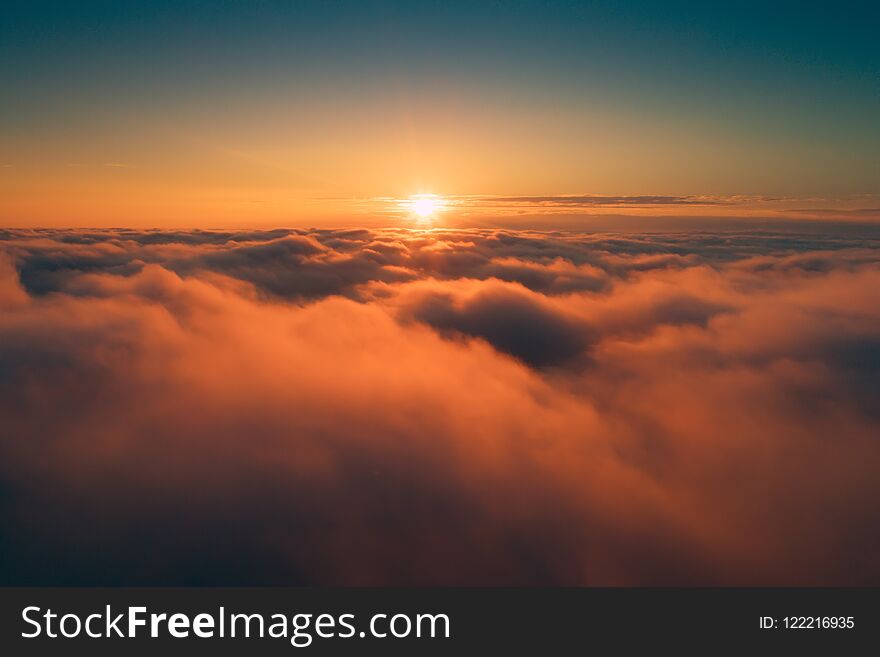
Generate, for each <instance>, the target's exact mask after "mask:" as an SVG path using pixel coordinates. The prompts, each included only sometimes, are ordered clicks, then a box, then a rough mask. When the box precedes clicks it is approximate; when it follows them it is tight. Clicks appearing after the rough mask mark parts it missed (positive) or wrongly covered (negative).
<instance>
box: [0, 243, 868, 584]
mask: <svg viewBox="0 0 880 657" xmlns="http://www.w3.org/2000/svg"><path fill="white" fill-rule="evenodd" d="M0 239H2V241H0V426H2V427H3V429H2V432H0V522H2V527H3V536H4V540H3V541H0V581H2V582H3V583H5V584H12V583H25V584H37V583H55V584H74V583H77V584H196V583H208V584H215V583H216V584H224V583H225V584H436V583H440V584H499V583H501V584H611V585H614V584H672V585H691V584H706V585H709V584H878V583H880V565H878V563H877V560H876V559H875V558H874V555H875V554H876V553H877V551H878V549H880V524H878V522H877V517H878V515H880V508H878V506H880V480H878V479H877V476H876V473H877V472H878V468H880V440H878V437H880V412H878V407H877V403H876V402H877V399H878V393H880V250H878V246H880V244H878V243H876V242H873V241H871V240H864V239H861V240H859V239H854V238H851V237H845V236H840V237H815V236H808V237H804V236H797V235H783V234H759V233H752V234H749V233H728V234H699V235H697V234H692V235H683V234H682V235H675V234H670V235H664V234H659V233H658V234H618V235H612V234H594V235H584V234H576V233H561V232H560V233H539V232H530V231H490V230H473V231H465V230H461V231H431V232H409V231H404V230H384V231H367V230H349V231H330V230H323V231H321V230H313V231H305V230H303V231H296V230H278V231H265V232H260V231H251V232H207V231H179V232H172V231H146V232H138V231H127V230H117V231H96V232H89V231H57V230H52V231H13V230H7V231H0Z"/></svg>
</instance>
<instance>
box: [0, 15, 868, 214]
mask: <svg viewBox="0 0 880 657" xmlns="http://www.w3.org/2000/svg"><path fill="white" fill-rule="evenodd" d="M877 19H878V15H877V9H876V8H875V7H874V6H873V3H843V4H839V3H838V4H833V5H829V4H828V3H804V2H798V3H786V2H780V3H766V2H763V3H748V2H745V3H734V4H725V5H719V4H717V3H676V2H672V3H663V5H662V6H660V5H658V4H657V3H647V2H624V3H604V2H597V3H590V2H554V1H542V2H524V1H513V2H480V3H474V2H456V1H447V2H424V1H419V0H415V1H409V2H393V1H392V2H369V1H365V2H357V3H352V2H333V1H327V2H308V1H307V2H272V1H265V2H240V1H235V0H231V1H226V2H192V1H182V2H166V1H164V0H156V1H152V2H135V1H125V0H117V1H113V2H110V1H106V2H94V1H88V0H86V1H84V2H77V3H71V2H63V1H62V2H47V1H43V0H35V1H27V2H23V1H19V0H12V1H11V2H7V3H4V20H3V21H2V24H0V83H2V87H3V89H4V93H3V97H2V101H0V224H2V225H4V226H24V227H26V226H157V227H169V226H176V227H179V226H186V227H212V226H265V227H271V226H278V225H284V226H291V225H392V226H393V225H398V224H400V223H401V222H405V220H406V216H405V215H401V213H400V211H399V210H400V203H399V199H407V198H409V197H411V196H412V195H414V194H424V193H432V194H437V195H440V196H441V197H443V198H447V199H450V201H449V203H448V204H446V207H445V209H444V213H443V223H446V224H449V225H452V224H456V223H457V224H469V225H476V226H479V225H491V224H493V222H497V220H498V219H499V217H507V218H508V219H509V218H510V217H520V222H521V223H525V224H534V225H539V226H540V225H546V224H548V223H550V222H552V221H555V222H557V223H558V222H561V221H564V222H568V223H572V222H573V223H574V224H575V225H577V222H578V220H579V219H582V218H584V217H588V216H592V215H597V214H601V215H609V216H611V215H618V214H620V215H633V214H635V215H654V214H657V215H660V216H669V215H700V216H727V217H771V218H780V217H782V218H787V217H795V218H811V219H829V218H831V219H839V220H857V221H869V220H871V221H873V220H876V219H877V217H878V208H880V199H878V198H877V197H878V194H880V122H878V121H877V116H878V115H880V45H878V42H877V39H876V34H875V26H876V24H877ZM577 197H591V198H590V199H587V200H586V201H582V202H580V203H578V202H576V201H572V198H575V199H576V198H577ZM633 197H635V199H636V200H635V201H633V200H623V201H622V200H621V198H624V199H627V198H629V199H631V198H633ZM649 197H650V198H649ZM657 198H662V199H664V200H660V201H657V200H656V199H657ZM510 199H519V200H518V201H511V200H510ZM523 199H525V200H523ZM535 199H539V200H535ZM560 199H561V200H560ZM597 199H598V200H597ZM670 199H673V200H670ZM674 199H679V200H677V201H676V200H674ZM682 199H683V200H682Z"/></svg>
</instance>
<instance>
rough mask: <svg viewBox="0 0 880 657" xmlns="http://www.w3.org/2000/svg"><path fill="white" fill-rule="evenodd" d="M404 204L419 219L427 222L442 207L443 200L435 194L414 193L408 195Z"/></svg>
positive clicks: (443, 204)
mask: <svg viewBox="0 0 880 657" xmlns="http://www.w3.org/2000/svg"><path fill="white" fill-rule="evenodd" d="M406 206H407V207H408V208H409V211H410V212H412V213H413V214H414V215H415V216H416V218H417V219H418V220H419V221H423V222H427V221H429V220H431V219H432V218H434V216H435V215H436V214H437V213H438V212H439V211H440V210H442V209H443V207H444V206H445V202H444V201H443V199H442V198H441V197H439V196H437V195H436V194H415V195H413V196H410V198H409V200H408V201H407V202H406Z"/></svg>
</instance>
